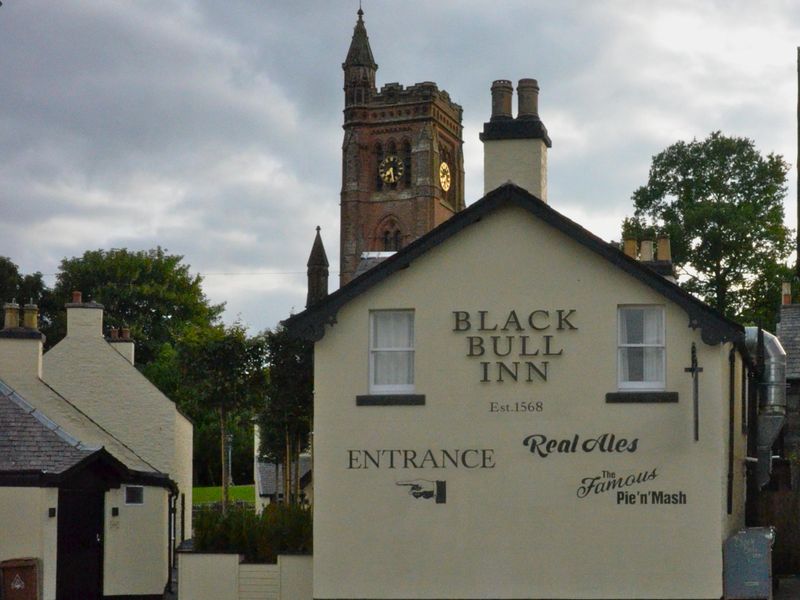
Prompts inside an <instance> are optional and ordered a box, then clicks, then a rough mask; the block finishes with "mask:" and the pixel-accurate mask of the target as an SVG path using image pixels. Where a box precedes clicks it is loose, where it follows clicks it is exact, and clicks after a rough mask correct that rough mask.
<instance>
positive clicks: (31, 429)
mask: <svg viewBox="0 0 800 600" xmlns="http://www.w3.org/2000/svg"><path fill="white" fill-rule="evenodd" d="M97 450H99V448H89V447H86V446H85V445H84V444H82V443H81V442H80V441H79V440H76V439H75V438H73V437H72V436H70V435H69V434H68V433H67V432H65V431H63V430H62V429H61V428H60V427H59V426H58V425H57V424H56V423H54V422H53V421H51V420H50V419H48V418H47V417H46V416H45V415H44V414H42V413H41V412H40V411H38V410H36V409H35V408H34V407H33V406H31V405H30V404H28V403H27V402H26V401H25V400H24V399H23V398H22V397H21V396H20V395H19V394H17V393H16V392H14V391H13V390H12V389H11V388H9V387H8V386H7V385H6V384H5V383H3V382H2V381H0V471H5V472H15V471H38V472H42V473H62V472H64V471H66V470H68V469H70V468H71V467H74V466H75V465H77V464H78V463H80V462H81V461H83V460H84V459H86V458H88V457H89V456H91V455H92V454H94V453H95V452H96V451H97Z"/></svg>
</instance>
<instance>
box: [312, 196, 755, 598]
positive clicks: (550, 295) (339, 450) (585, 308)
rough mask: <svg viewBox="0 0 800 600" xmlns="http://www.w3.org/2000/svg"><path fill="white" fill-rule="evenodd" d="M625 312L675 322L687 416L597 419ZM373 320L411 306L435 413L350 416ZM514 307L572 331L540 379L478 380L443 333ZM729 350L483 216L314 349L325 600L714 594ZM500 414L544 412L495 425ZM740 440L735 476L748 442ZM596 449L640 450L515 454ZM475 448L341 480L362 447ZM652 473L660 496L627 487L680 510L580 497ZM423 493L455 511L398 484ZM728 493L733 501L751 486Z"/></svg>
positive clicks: (522, 215)
mask: <svg viewBox="0 0 800 600" xmlns="http://www.w3.org/2000/svg"><path fill="white" fill-rule="evenodd" d="M620 304H658V305H663V306H665V309H666V348H667V359H666V369H667V370H666V379H667V390H668V391H673V392H677V393H678V394H679V397H680V401H679V402H678V403H675V404H608V403H606V401H605V394H606V392H615V391H617V375H616V374H617V345H616V344H617V333H616V328H617V307H618V305H620ZM374 309H414V311H415V336H416V343H415V348H416V351H415V371H416V382H415V383H416V393H419V394H425V396H426V403H425V405H424V406H386V407H382V406H356V401H355V397H356V396H357V395H360V394H367V393H368V355H367V348H368V335H369V333H368V332H369V311H370V310H374ZM512 309H513V310H516V311H517V313H518V314H519V315H520V318H521V319H524V317H523V315H527V312H530V311H531V310H534V309H545V310H550V311H551V313H555V311H556V310H557V309H566V310H569V309H574V310H575V311H576V312H575V313H574V317H573V318H571V321H572V322H573V323H574V324H575V326H576V327H577V328H578V330H577V331H568V330H565V331H560V332H559V331H548V332H544V333H552V334H553V335H554V336H555V337H554V338H553V345H554V347H557V348H559V349H562V348H563V355H561V356H557V357H550V359H549V360H550V364H549V371H548V381H547V382H542V381H534V382H532V383H524V382H522V381H520V382H518V383H510V382H505V383H496V382H495V383H481V382H480V381H479V380H480V378H481V377H480V366H479V364H478V362H479V361H480V360H481V359H479V358H474V357H473V358H470V357H467V356H466V354H467V351H468V345H467V340H466V335H467V334H465V333H456V332H453V331H452V330H453V326H454V319H453V314H452V313H453V311H459V310H460V311H469V312H470V313H471V314H472V317H473V321H472V322H473V327H474V325H475V317H476V315H477V311H478V310H486V311H488V314H489V315H490V318H491V319H493V320H494V319H497V320H499V321H500V322H501V326H502V322H503V320H504V318H505V317H506V316H507V315H508V313H509V311H510V310H512ZM526 311H527V312H526ZM553 329H555V326H553ZM472 333H475V332H474V331H473V332H472ZM509 333H511V334H514V335H525V334H528V335H536V332H531V331H525V332H521V333H517V332H509ZM483 335H487V336H488V335H491V334H490V333H485V334H483ZM693 342H694V343H695V344H696V346H697V353H698V360H699V364H700V366H702V367H703V369H704V371H703V373H702V374H701V375H700V441H699V442H694V440H693V425H692V423H693V413H692V382H691V378H690V376H689V375H688V374H687V373H685V372H684V368H685V367H687V366H689V363H690V351H691V345H692V343H693ZM729 349H730V346H729V345H721V346H708V345H706V344H704V343H703V342H702V341H701V340H700V335H699V332H696V331H693V330H691V329H690V328H689V327H688V316H687V315H686V313H685V312H684V311H683V310H682V309H681V308H679V307H678V306H676V305H673V304H671V303H670V302H669V301H667V300H666V299H665V298H664V297H663V296H661V295H660V294H658V293H656V292H655V291H654V290H653V289H652V288H650V287H648V286H646V285H644V284H642V283H641V282H639V281H638V280H636V279H634V278H633V277H631V276H630V275H628V274H626V273H624V272H622V271H621V270H619V269H616V268H615V267H614V266H613V265H611V264H610V263H609V262H608V261H606V260H603V259H602V258H600V257H598V256H597V255H595V254H593V253H592V252H590V251H588V250H587V249H586V248H584V247H583V246H581V245H579V244H578V243H577V242H575V241H573V240H571V239H570V238H568V237H566V236H565V235H563V234H562V233H560V232H559V231H557V230H555V229H554V228H552V227H550V226H548V225H546V224H544V223H542V222H540V221H538V220H536V219H535V218H534V217H533V216H532V215H531V214H530V213H528V212H527V211H524V210H523V209H520V208H516V207H505V208H502V209H499V210H497V211H495V212H493V213H491V214H489V215H487V216H486V217H485V218H484V219H483V220H482V221H480V222H479V223H476V224H474V225H471V226H469V227H468V228H467V229H465V230H463V231H461V232H459V233H458V234H456V235H454V236H453V237H451V238H449V239H448V240H446V241H445V242H444V243H443V244H442V245H440V246H439V247H437V248H435V249H433V250H431V251H429V252H428V253H426V254H425V255H424V256H422V257H420V258H418V259H417V260H415V261H414V262H413V263H412V264H411V265H410V266H409V267H408V268H407V269H404V270H401V271H398V272H396V273H394V274H393V275H392V276H391V277H389V278H388V279H386V280H384V281H383V282H381V283H380V284H378V285H376V286H375V287H373V288H372V289H370V290H368V291H367V292H365V293H364V294H362V295H361V296H360V297H357V298H355V299H354V300H352V301H350V303H349V304H347V305H345V306H344V307H343V308H342V309H341V310H340V311H339V313H338V315H337V323H336V324H335V325H334V326H332V327H330V326H328V327H326V334H325V337H324V338H323V339H322V340H321V341H319V342H317V344H316V346H315V418H314V425H315V436H314V445H315V472H314V487H315V490H314V493H315V502H314V597H316V598H444V597H451V598H453V597H455V598H489V597H493V598H498V597H501V598H536V597H539V598H609V597H613V598H665V597H669V598H677V597H681V598H712V597H720V596H721V594H722V552H721V544H722V540H723V539H724V537H726V535H727V534H728V533H729V532H730V531H731V530H732V529H735V528H737V527H740V526H742V525H743V519H742V515H741V511H740V510H738V509H737V512H736V514H734V515H732V516H731V517H728V516H727V515H725V490H726V485H727V482H726V474H727V471H726V467H727V455H726V450H727V442H726V439H727V402H728V396H727V386H728V383H727V381H728V380H727V369H728V352H729ZM492 402H496V403H498V405H505V404H508V405H511V406H514V405H515V403H517V402H524V403H528V402H533V403H536V402H542V403H543V404H542V406H543V410H542V411H541V412H526V413H497V412H495V413H493V412H490V406H491V404H490V403H492ZM736 410H737V412H739V408H738V406H737V408H736ZM735 431H736V435H737V448H738V450H737V459H736V463H735V466H736V470H737V472H738V473H741V472H742V470H743V463H742V460H741V458H742V456H743V453H744V443H745V441H744V440H745V438H744V436H742V435H741V433H740V432H741V428H740V426H739V425H737V428H736V429H735ZM603 433H609V434H614V435H615V436H616V437H617V438H627V439H628V440H632V439H635V438H636V439H638V440H639V442H638V447H637V450H636V452H634V453H629V452H618V453H606V454H601V453H599V452H592V453H584V452H578V453H574V454H568V453H565V454H559V453H553V454H551V455H549V456H547V457H541V456H538V455H534V454H532V453H531V452H530V450H529V448H527V447H526V446H524V445H523V440H524V439H525V438H526V437H527V436H530V435H532V434H543V435H546V436H548V437H552V438H557V439H572V437H573V436H574V435H579V436H580V439H581V440H585V439H587V438H592V437H596V436H599V435H600V434H603ZM465 448H474V449H491V450H492V451H493V452H492V456H493V462H494V463H495V464H496V466H495V467H494V468H491V469H464V468H458V469H453V468H447V469H433V468H424V469H408V470H406V469H398V468H395V469H391V468H381V469H375V468H369V469H348V468H347V467H348V459H349V454H348V450H353V449H355V450H363V449H367V450H376V449H416V450H418V451H424V450H425V449H433V450H439V449H462V450H463V449H465ZM653 469H655V470H656V472H657V477H656V478H655V479H654V480H653V481H648V482H645V483H641V484H638V485H633V486H631V487H630V488H626V490H630V491H632V492H635V493H638V492H643V493H648V492H649V491H651V490H659V491H665V492H669V493H676V492H683V493H684V494H685V495H686V498H687V503H686V504H685V505H684V504H676V505H652V504H648V505H641V504H636V505H627V504H624V503H618V501H617V496H616V492H615V491H611V492H605V493H599V494H590V495H589V496H588V497H585V498H579V497H578V495H577V491H578V488H579V487H580V486H581V485H582V483H583V480H584V478H590V477H596V476H602V474H603V472H604V471H608V472H613V473H615V474H616V475H617V476H622V477H625V476H627V475H629V474H637V473H641V472H651V471H652V470H653ZM415 479H423V480H429V481H435V480H444V481H446V482H447V483H446V488H447V500H446V503H445V504H436V503H434V502H433V500H425V499H415V498H413V497H412V496H411V495H410V494H409V492H408V488H406V487H402V486H399V485H397V484H398V483H399V482H403V481H408V480H415ZM736 485H737V488H736V489H738V490H739V492H737V493H738V495H737V497H736V502H742V495H741V488H742V487H743V479H742V477H741V476H738V477H737V482H736ZM721 513H722V516H720V515H721ZM342 548H346V549H347V552H342V551H341V550H342Z"/></svg>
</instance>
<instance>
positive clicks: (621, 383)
mask: <svg viewBox="0 0 800 600" xmlns="http://www.w3.org/2000/svg"><path fill="white" fill-rule="evenodd" d="M631 309H658V310H659V311H660V313H661V332H660V333H661V343H660V344H645V343H641V344H631V343H624V344H623V341H622V313H623V311H625V310H631ZM623 348H660V349H661V373H662V374H663V378H662V380H660V381H627V380H623V379H622V350H623ZM617 389H618V390H619V391H621V392H625V391H631V392H638V391H664V390H666V389H667V313H666V307H665V306H664V305H663V304H620V305H618V306H617Z"/></svg>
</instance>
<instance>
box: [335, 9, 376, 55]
mask: <svg viewBox="0 0 800 600" xmlns="http://www.w3.org/2000/svg"><path fill="white" fill-rule="evenodd" d="M363 16H364V11H363V10H361V9H360V8H359V9H358V21H356V26H355V28H354V29H353V40H352V41H351V42H350V49H349V50H348V51H347V58H346V59H345V61H344V64H343V65H342V67H355V66H358V67H371V68H373V69H377V68H378V65H377V64H376V62H375V59H374V58H373V57H372V49H371V48H370V47H369V37H368V36H367V28H366V27H365V26H364V19H363V18H362V17H363Z"/></svg>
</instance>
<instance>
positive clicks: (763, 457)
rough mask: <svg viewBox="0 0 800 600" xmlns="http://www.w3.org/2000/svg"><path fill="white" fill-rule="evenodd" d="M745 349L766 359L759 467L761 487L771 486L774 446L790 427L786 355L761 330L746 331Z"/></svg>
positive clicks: (759, 419) (763, 375)
mask: <svg viewBox="0 0 800 600" xmlns="http://www.w3.org/2000/svg"><path fill="white" fill-rule="evenodd" d="M745 345H746V346H747V350H748V351H749V352H750V353H751V354H752V355H754V356H759V355H763V357H764V359H763V360H764V369H763V372H762V374H761V381H760V382H759V392H760V393H759V394H758V396H759V403H758V437H757V451H756V455H757V456H756V458H757V460H758V464H757V466H756V473H757V477H756V479H757V482H758V487H759V489H760V488H763V487H764V486H765V485H767V483H769V477H770V474H771V473H772V445H773V444H774V443H775V440H776V439H778V435H779V434H780V432H781V429H782V428H783V425H784V424H785V423H786V351H785V350H784V349H783V346H781V343H780V341H779V340H778V338H777V337H775V336H774V335H772V334H771V333H769V332H768V331H764V330H763V329H761V328H760V327H746V328H745Z"/></svg>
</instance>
